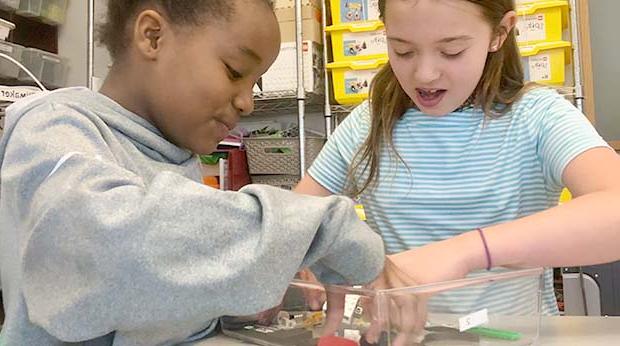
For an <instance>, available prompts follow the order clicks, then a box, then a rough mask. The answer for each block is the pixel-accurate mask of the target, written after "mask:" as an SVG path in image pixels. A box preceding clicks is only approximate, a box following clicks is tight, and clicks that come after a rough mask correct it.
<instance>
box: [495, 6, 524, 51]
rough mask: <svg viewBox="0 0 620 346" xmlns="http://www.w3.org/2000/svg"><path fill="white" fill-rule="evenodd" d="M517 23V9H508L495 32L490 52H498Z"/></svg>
mask: <svg viewBox="0 0 620 346" xmlns="http://www.w3.org/2000/svg"><path fill="white" fill-rule="evenodd" d="M516 24H517V13H516V12H515V11H508V12H506V14H505V15H504V18H502V20H501V22H500V23H499V26H498V27H497V29H496V31H495V33H494V34H493V39H492V40H491V44H490V45H489V52H497V51H498V50H499V49H500V48H502V45H503V44H504V42H505V41H506V38H508V35H509V34H510V32H511V31H512V29H514V27H515V25H516Z"/></svg>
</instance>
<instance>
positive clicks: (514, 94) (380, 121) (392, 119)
mask: <svg viewBox="0 0 620 346" xmlns="http://www.w3.org/2000/svg"><path fill="white" fill-rule="evenodd" d="M464 1H469V2H471V3H474V4H476V5H478V6H479V7H480V8H481V10H482V14H483V16H484V18H485V19H486V20H487V21H488V23H489V24H490V25H491V27H493V28H494V32H495V34H500V33H501V32H500V30H504V29H503V28H502V27H501V26H500V22H501V20H502V18H503V17H504V15H505V14H506V13H507V12H509V11H514V9H515V5H514V1H513V0H464ZM386 2H387V0H379V13H380V16H381V19H382V20H385V8H386ZM506 34H507V38H506V40H505V41H504V44H503V45H502V46H501V47H500V49H499V50H497V51H496V52H491V53H489V54H488V56H487V60H486V63H485V67H484V70H483V73H482V77H481V78H480V81H479V82H478V85H477V86H476V88H475V89H474V92H473V93H472V95H471V97H470V100H471V102H472V105H473V106H475V107H479V108H481V109H482V110H483V111H484V114H485V115H486V116H487V117H499V116H501V115H503V114H505V113H506V112H507V111H508V110H509V109H510V106H511V105H512V104H513V103H514V102H515V101H516V100H518V99H519V97H521V95H522V94H523V93H524V92H525V91H526V90H527V89H529V88H530V85H531V86H534V85H535V84H527V85H526V84H525V83H524V81H523V78H524V77H523V67H522V66H521V58H520V55H519V50H518V46H517V40H516V37H515V35H514V30H512V31H511V32H509V33H506ZM414 106H415V105H414V104H413V102H412V101H411V99H410V98H409V96H408V95H407V94H406V93H405V91H404V90H403V88H402V87H401V85H400V84H399V83H398V80H396V76H395V75H394V72H393V70H392V67H391V66H390V64H389V62H388V63H387V64H386V65H384V66H383V67H382V68H381V69H380V70H379V72H378V73H377V75H376V76H375V78H374V79H373V82H372V84H371V87H370V107H371V124H370V132H369V134H368V137H367V138H366V140H365V142H364V144H363V145H362V147H361V148H360V150H359V151H358V152H357V154H356V155H355V157H354V159H353V162H352V164H351V167H350V169H349V173H348V177H347V187H346V189H347V191H346V192H347V194H349V195H351V196H353V197H356V196H358V195H360V194H361V193H362V192H364V191H365V190H366V189H368V188H370V187H372V186H374V184H376V182H377V181H378V179H379V164H380V159H379V158H380V155H381V150H382V148H383V147H384V145H386V144H387V149H388V153H389V154H390V155H393V156H395V157H396V158H397V159H398V160H399V161H401V162H403V163H404V161H403V160H402V158H401V157H400V155H399V154H398V152H397V151H396V148H395V147H394V140H393V136H392V131H393V129H394V125H395V124H396V122H397V121H398V120H399V119H400V117H401V116H402V115H403V114H404V113H405V112H406V110H407V109H408V108H411V107H414ZM360 173H367V174H368V175H367V177H366V178H364V181H363V183H361V184H359V185H358V182H357V181H356V180H355V176H356V175H357V174H360ZM360 175H362V176H363V174H360Z"/></svg>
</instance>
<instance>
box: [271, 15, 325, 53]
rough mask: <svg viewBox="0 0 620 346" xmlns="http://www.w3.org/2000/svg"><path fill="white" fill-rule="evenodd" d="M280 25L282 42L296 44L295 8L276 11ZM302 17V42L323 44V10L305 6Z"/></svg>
mask: <svg viewBox="0 0 620 346" xmlns="http://www.w3.org/2000/svg"><path fill="white" fill-rule="evenodd" d="M275 13H276V17H277V18H278V23H279V24H280V37H281V39H282V42H295V37H296V36H295V28H296V25H295V8H292V7H288V8H281V9H276V10H275ZM301 17H302V40H304V41H314V42H316V43H319V44H320V43H322V42H323V32H322V27H321V9H320V8H319V7H315V6H303V7H302V9H301Z"/></svg>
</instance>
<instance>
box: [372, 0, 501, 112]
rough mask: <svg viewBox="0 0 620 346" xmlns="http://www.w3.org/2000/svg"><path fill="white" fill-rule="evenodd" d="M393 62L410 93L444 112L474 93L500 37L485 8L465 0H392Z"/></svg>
mask: <svg viewBox="0 0 620 346" xmlns="http://www.w3.org/2000/svg"><path fill="white" fill-rule="evenodd" d="M384 19H385V26H386V31H387V39H388V55H389V58H390V64H391V66H392V69H393V71H394V74H395V75H396V78H397V79H398V82H399V83H400V85H401V86H402V87H403V89H404V90H405V92H406V93H407V95H408V96H409V97H410V98H411V100H412V101H413V102H414V103H415V105H416V106H417V107H418V108H419V109H420V110H421V111H422V112H424V113H426V114H429V115H437V116H439V115H444V114H447V113H450V112H452V111H454V110H455V109H457V108H459V107H460V106H461V105H462V104H463V103H465V101H466V100H467V99H468V98H469V97H470V96H471V95H472V93H473V91H474V89H475V88H476V86H477V84H478V81H479V80H480V77H481V76H482V72H483V69H484V66H485V62H486V59H487V55H488V53H489V52H490V51H494V50H497V49H498V48H499V41H498V39H496V38H495V36H496V35H494V34H493V30H492V28H491V26H490V25H489V24H488V22H487V21H486V20H485V18H484V17H483V15H482V11H481V9H480V8H479V7H478V6H477V5H475V4H473V3H471V2H468V1H463V0H414V1H411V0H388V1H387V5H386V11H385V18H384Z"/></svg>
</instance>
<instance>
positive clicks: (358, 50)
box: [325, 20, 387, 61]
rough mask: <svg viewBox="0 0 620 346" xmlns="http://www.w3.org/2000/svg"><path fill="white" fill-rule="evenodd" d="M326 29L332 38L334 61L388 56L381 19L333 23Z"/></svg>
mask: <svg viewBox="0 0 620 346" xmlns="http://www.w3.org/2000/svg"><path fill="white" fill-rule="evenodd" d="M325 30H326V31H327V32H328V33H329V34H330V35H331V38H332V53H333V55H334V61H351V60H366V59H377V58H386V57H387V39H386V37H385V27H384V26H383V23H382V22H381V21H378V20H375V21H369V22H360V23H349V24H339V25H332V26H328V27H327V28H325Z"/></svg>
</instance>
